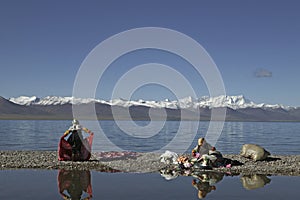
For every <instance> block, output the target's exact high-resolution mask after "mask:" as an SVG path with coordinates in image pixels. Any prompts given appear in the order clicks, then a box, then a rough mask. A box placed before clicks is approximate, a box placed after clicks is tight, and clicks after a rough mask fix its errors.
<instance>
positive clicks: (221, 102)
mask: <svg viewBox="0 0 300 200" xmlns="http://www.w3.org/2000/svg"><path fill="white" fill-rule="evenodd" d="M8 100H9V101H11V102H13V103H15V104H19V105H27V106H28V105H63V104H68V103H69V104H75V105H78V104H87V103H102V104H107V105H110V106H123V107H130V106H146V107H151V108H170V109H188V108H194V109H198V108H203V107H209V108H218V107H229V108H232V109H241V108H248V107H250V108H265V109H267V108H271V109H274V108H282V109H285V110H289V109H292V108H296V107H292V106H285V105H282V104H266V103H259V104H257V103H254V102H253V101H251V100H249V99H246V98H245V97H244V96H243V95H237V96H227V95H226V96H225V95H221V96H217V97H208V96H203V97H200V98H198V99H194V98H192V97H186V98H182V99H179V100H173V101H170V100H168V99H166V100H164V101H149V100H143V99H139V100H125V99H113V100H110V101H105V100H100V99H95V98H75V97H59V96H46V97H44V98H39V97H36V96H32V97H28V96H20V97H16V98H9V99H8Z"/></svg>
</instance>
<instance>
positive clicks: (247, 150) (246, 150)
mask: <svg viewBox="0 0 300 200" xmlns="http://www.w3.org/2000/svg"><path fill="white" fill-rule="evenodd" d="M240 155H241V156H244V157H246V158H251V159H252V160H254V161H259V160H265V159H266V158H267V157H268V156H269V155H270V153H269V152H268V151H266V150H265V149H264V148H263V147H261V146H259V145H256V144H244V145H243V147H242V150H241V153H240Z"/></svg>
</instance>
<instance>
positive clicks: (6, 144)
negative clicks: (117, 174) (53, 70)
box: [0, 120, 300, 155]
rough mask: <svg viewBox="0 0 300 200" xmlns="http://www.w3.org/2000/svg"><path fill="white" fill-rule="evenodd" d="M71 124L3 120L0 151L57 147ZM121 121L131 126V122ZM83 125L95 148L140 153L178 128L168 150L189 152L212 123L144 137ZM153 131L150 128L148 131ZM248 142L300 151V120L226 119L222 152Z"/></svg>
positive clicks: (275, 150)
mask: <svg viewBox="0 0 300 200" xmlns="http://www.w3.org/2000/svg"><path fill="white" fill-rule="evenodd" d="M70 123H71V122H70V121H63V120H62V121H55V120H49V121H48V120H0V127H1V129H0V135H1V137H2V139H1V140H0V150H57V144H58V141H59V138H60V136H61V135H62V134H63V133H64V132H65V130H66V129H68V127H69V126H70ZM121 123H122V126H125V127H126V128H129V129H130V128H131V123H130V122H127V121H122V122H121ZM152 123H154V126H152V128H153V127H154V128H153V132H155V131H156V130H154V129H155V125H156V123H157V126H159V125H161V122H152ZM180 123H181V124H180ZM82 124H84V125H85V126H86V127H87V128H89V129H90V130H92V131H94V132H95V137H94V142H93V151H108V150H115V149H114V148H111V146H112V145H113V146H115V147H118V148H119V149H121V150H126V151H138V152H150V151H157V150H159V149H161V148H163V147H165V146H166V145H167V144H168V143H170V141H172V139H173V138H174V137H175V136H176V134H178V129H179V127H180V131H181V132H182V133H183V136H182V138H181V140H180V141H179V142H178V145H176V147H175V148H173V149H168V150H171V151H175V152H180V151H187V152H190V151H191V149H192V148H193V147H194V146H195V145H196V144H197V139H198V138H199V137H204V136H205V134H206V132H207V129H208V126H209V122H200V124H199V125H198V126H197V123H196V122H190V121H186V122H178V121H167V122H165V123H164V126H163V128H162V129H161V130H160V131H159V132H158V133H157V134H155V135H153V136H151V137H148V138H141V137H136V136H134V135H130V134H128V133H125V132H124V131H122V130H121V129H120V128H119V127H118V125H117V124H116V123H115V122H114V121H100V123H99V124H100V126H101V128H102V131H103V132H99V131H97V127H96V126H95V123H94V122H93V123H92V122H89V121H87V122H82ZM136 124H137V125H139V126H141V127H143V126H147V125H148V124H149V122H147V121H138V122H136ZM95 130H96V131H95ZM194 130H196V133H195V132H194ZM151 131H152V129H151V128H150V129H149V130H148V132H150V133H151ZM107 141H109V142H107ZM245 143H256V144H260V145H262V146H263V147H265V148H266V149H267V150H268V151H270V152H271V153H272V154H283V155H286V154H300V146H299V144H300V123H298V122H293V123H291V122H225V124H224V128H223V131H222V133H221V135H220V137H219V138H218V140H217V143H216V145H215V146H216V148H217V149H218V150H220V151H221V152H222V153H239V151H240V149H241V146H242V145H243V144H245ZM119 149H117V148H116V150H119Z"/></svg>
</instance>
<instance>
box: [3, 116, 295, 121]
mask: <svg viewBox="0 0 300 200" xmlns="http://www.w3.org/2000/svg"><path fill="white" fill-rule="evenodd" d="M72 119H73V118H71V117H66V118H65V117H55V116H51V117H49V116H41V117H36V116H32V117H31V116H28V117H12V116H0V120H41V121H42V120H53V121H55V120H57V121H63V120H72ZM81 120H87V121H95V119H92V118H86V119H81ZM97 120H98V121H115V120H118V121H130V120H133V121H151V120H152V121H162V120H163V121H165V120H164V119H151V120H149V119H143V118H142V119H127V118H119V119H114V118H100V119H99V118H98V119H97ZM166 121H198V120H195V119H183V120H180V119H167V120H166ZM199 121H200V122H209V121H212V120H210V119H202V120H201V119H200V120H199ZM214 121H215V122H218V120H214ZM225 122H296V123H297V122H300V120H268V121H266V120H225Z"/></svg>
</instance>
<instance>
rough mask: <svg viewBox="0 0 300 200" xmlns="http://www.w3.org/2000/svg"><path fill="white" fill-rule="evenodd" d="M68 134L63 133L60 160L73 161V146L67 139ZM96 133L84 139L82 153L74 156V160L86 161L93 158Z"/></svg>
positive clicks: (59, 148)
mask: <svg viewBox="0 0 300 200" xmlns="http://www.w3.org/2000/svg"><path fill="white" fill-rule="evenodd" d="M65 137H66V135H63V136H62V137H61V138H60V140H59V144H58V160H60V161H71V160H72V147H71V145H70V144H69V143H68V142H67V141H66V140H65ZM93 138H94V134H93V133H91V134H90V136H89V137H87V138H85V139H84V140H83V141H82V147H81V154H80V156H79V157H76V158H73V161H86V160H89V159H90V158H91V151H92V143H93Z"/></svg>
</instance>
